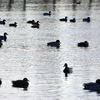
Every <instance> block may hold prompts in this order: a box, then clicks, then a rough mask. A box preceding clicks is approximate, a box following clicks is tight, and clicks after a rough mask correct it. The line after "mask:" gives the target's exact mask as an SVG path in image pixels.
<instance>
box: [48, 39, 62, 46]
mask: <svg viewBox="0 0 100 100" xmlns="http://www.w3.org/2000/svg"><path fill="white" fill-rule="evenodd" d="M47 46H51V47H57V48H59V46H60V40H56V41H53V42H48V43H47Z"/></svg>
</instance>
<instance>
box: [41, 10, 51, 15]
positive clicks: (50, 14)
mask: <svg viewBox="0 0 100 100" xmlns="http://www.w3.org/2000/svg"><path fill="white" fill-rule="evenodd" d="M43 15H44V16H50V15H51V11H49V13H43Z"/></svg>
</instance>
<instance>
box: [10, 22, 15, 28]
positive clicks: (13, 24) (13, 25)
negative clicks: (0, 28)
mask: <svg viewBox="0 0 100 100" xmlns="http://www.w3.org/2000/svg"><path fill="white" fill-rule="evenodd" d="M9 26H10V27H16V26H17V23H16V22H14V23H12V24H9Z"/></svg>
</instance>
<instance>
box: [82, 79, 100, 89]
mask: <svg viewBox="0 0 100 100" xmlns="http://www.w3.org/2000/svg"><path fill="white" fill-rule="evenodd" d="M83 86H84V89H87V90H100V79H97V80H96V82H89V83H83Z"/></svg>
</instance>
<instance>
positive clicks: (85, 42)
mask: <svg viewBox="0 0 100 100" xmlns="http://www.w3.org/2000/svg"><path fill="white" fill-rule="evenodd" d="M77 46H78V47H88V46H89V43H88V42H87V41H84V42H80V43H78V45H77Z"/></svg>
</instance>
